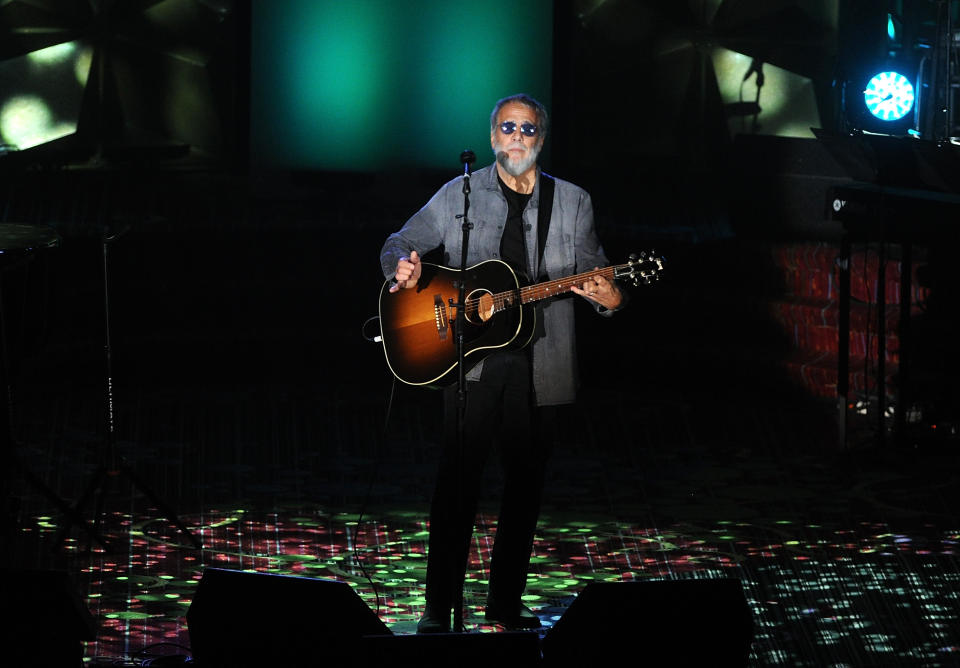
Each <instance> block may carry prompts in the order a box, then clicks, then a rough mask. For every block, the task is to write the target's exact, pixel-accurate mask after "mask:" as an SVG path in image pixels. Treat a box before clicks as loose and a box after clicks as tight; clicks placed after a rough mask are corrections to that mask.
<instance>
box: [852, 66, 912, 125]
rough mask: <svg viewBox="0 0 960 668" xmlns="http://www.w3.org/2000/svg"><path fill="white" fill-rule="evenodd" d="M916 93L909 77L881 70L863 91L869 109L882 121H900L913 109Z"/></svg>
mask: <svg viewBox="0 0 960 668" xmlns="http://www.w3.org/2000/svg"><path fill="white" fill-rule="evenodd" d="M915 99H916V93H915V92H914V89H913V84H911V83H910V81H909V80H908V79H907V77H905V76H903V75H902V74H899V73H897V72H879V73H877V74H875V75H874V76H873V77H871V78H870V81H869V82H867V87H866V89H865V90H864V91H863V100H864V103H865V104H866V105H867V110H868V111H869V112H870V113H871V114H873V115H874V116H875V117H877V118H879V119H880V120H881V121H898V120H900V119H901V118H903V117H904V116H906V115H907V114H908V113H910V110H911V109H913V103H914V100H915Z"/></svg>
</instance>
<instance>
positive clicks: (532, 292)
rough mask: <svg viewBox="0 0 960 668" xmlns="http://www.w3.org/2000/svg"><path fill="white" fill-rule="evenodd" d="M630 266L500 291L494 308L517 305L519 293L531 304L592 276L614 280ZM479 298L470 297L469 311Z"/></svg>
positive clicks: (495, 310)
mask: <svg viewBox="0 0 960 668" xmlns="http://www.w3.org/2000/svg"><path fill="white" fill-rule="evenodd" d="M624 267H627V268H629V267H630V265H626V264H622V265H617V266H615V267H604V268H602V269H594V270H593V271H585V272H583V273H582V274H575V275H573V276H565V277H564V278H558V279H556V280H553V281H544V282H543V283H536V284H535V285H528V286H526V287H522V288H520V289H519V290H507V291H506V292H498V293H496V294H494V295H493V310H494V313H498V312H500V311H503V310H504V309H506V308H509V307H511V306H515V304H516V300H517V293H518V292H519V293H520V303H521V304H529V303H530V302H536V301H540V300H541V299H547V298H548V297H555V296H557V295H562V294H563V293H565V292H570V288H572V287H573V286H575V285H580V284H582V283H583V282H584V281H585V280H587V279H588V278H590V277H591V276H597V275H600V276H603V277H604V278H606V279H607V280H608V281H610V280H613V279H614V278H616V276H617V272H618V271H619V270H620V269H622V268H624ZM479 301H480V300H479V299H468V300H467V313H468V314H469V313H471V312H476V310H477V304H478V303H479Z"/></svg>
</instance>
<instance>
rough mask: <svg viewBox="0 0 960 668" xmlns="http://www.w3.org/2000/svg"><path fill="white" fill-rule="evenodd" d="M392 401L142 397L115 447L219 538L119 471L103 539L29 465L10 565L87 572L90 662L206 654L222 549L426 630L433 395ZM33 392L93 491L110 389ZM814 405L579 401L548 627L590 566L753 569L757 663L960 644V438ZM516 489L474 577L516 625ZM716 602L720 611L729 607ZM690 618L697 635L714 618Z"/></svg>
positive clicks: (879, 658) (483, 539)
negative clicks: (193, 625) (499, 534)
mask: <svg viewBox="0 0 960 668" xmlns="http://www.w3.org/2000/svg"><path fill="white" fill-rule="evenodd" d="M384 396H385V394H379V393H378V394H374V395H371V394H369V393H368V394H366V395H364V394H362V393H359V392H358V393H348V392H346V391H344V390H340V391H338V392H337V393H321V394H317V393H316V392H315V391H314V390H305V389H302V388H301V389H299V390H298V389H296V388H289V387H286V388H280V389H278V388H270V387H268V386H261V385H258V386H255V387H254V386H250V387H246V388H237V387H233V388H231V389H229V390H226V389H224V388H206V389H204V390H194V391H192V392H183V391H172V390H171V391H169V392H165V391H157V390H151V391H150V392H149V393H142V394H136V393H131V394H129V395H127V397H126V400H125V401H123V402H122V403H121V404H120V407H119V411H120V412H119V420H120V424H122V425H123V432H122V437H121V438H119V439H118V440H117V442H116V451H115V454H116V455H117V457H116V458H115V460H114V461H120V460H122V461H126V462H127V463H128V464H129V465H130V468H131V470H133V471H135V472H136V473H137V476H138V479H139V481H140V483H141V484H142V486H143V487H147V488H148V489H149V490H150V491H151V492H153V493H155V494H156V495H157V497H158V498H160V499H161V500H163V501H164V502H166V503H169V504H170V506H171V509H172V510H174V511H175V512H177V513H179V515H178V517H179V518H180V519H181V520H182V521H183V522H184V523H185V525H186V526H187V527H188V528H189V529H190V531H191V532H192V533H193V534H194V535H195V536H196V537H198V538H199V539H200V540H201V541H202V544H203V549H200V550H198V549H195V548H193V547H192V546H190V544H189V541H188V540H187V538H186V536H185V535H184V534H183V533H182V532H180V531H179V530H178V529H176V528H175V527H174V526H173V525H172V524H171V523H170V522H169V521H167V518H166V516H165V512H164V511H163V510H161V509H159V508H157V507H156V506H155V505H154V504H152V503H151V502H150V501H149V499H147V498H146V497H144V495H143V494H142V493H140V491H139V490H138V489H136V487H135V486H134V485H132V484H131V483H130V481H129V480H128V479H126V478H124V477H123V476H120V477H111V478H110V486H109V488H104V489H105V490H106V492H107V493H106V494H104V495H103V502H104V508H105V512H104V514H103V515H102V525H101V527H100V532H99V533H100V537H101V538H102V539H103V540H104V542H105V543H106V545H105V546H104V545H100V544H98V543H97V541H91V540H90V537H89V534H88V532H86V531H83V530H80V529H78V527H77V526H69V525H68V524H69V523H68V522H67V520H66V517H65V516H64V515H63V514H61V513H59V512H58V511H57V510H56V508H55V506H54V505H53V504H52V503H51V501H50V500H49V499H48V498H46V497H45V496H44V495H43V494H42V493H41V492H40V491H38V489H37V487H36V486H34V485H31V484H30V483H29V481H28V480H27V479H26V478H24V477H23V476H18V477H17V478H16V480H15V486H14V487H15V489H14V491H15V494H14V497H15V499H16V500H17V503H18V508H17V523H16V526H15V527H14V528H13V529H12V530H11V533H10V538H11V540H9V541H6V540H5V543H6V548H5V550H4V563H5V565H8V566H11V567H15V568H16V567H21V568H25V567H31V568H38V567H39V568H51V569H59V570H66V571H67V572H68V573H69V574H70V575H71V577H72V580H73V582H74V583H75V585H76V587H77V588H78V590H79V593H80V594H81V596H82V598H83V601H84V602H85V603H86V605H87V607H88V608H89V610H90V612H91V613H92V614H93V615H94V616H95V618H96V620H97V622H98V624H99V633H98V636H97V639H96V641H94V642H91V643H89V644H88V645H87V647H86V655H87V657H88V659H89V660H90V662H91V663H98V662H103V663H104V664H106V663H107V662H113V663H111V664H110V665H122V664H118V663H117V662H118V661H126V662H129V663H130V664H131V665H139V662H141V661H143V660H144V659H145V658H147V657H152V656H158V655H164V654H182V655H186V654H189V646H190V636H189V629H188V627H187V623H186V613H187V610H188V608H189V606H190V604H191V600H192V598H193V596H194V593H195V592H196V588H197V585H198V583H199V581H200V578H201V576H202V573H203V570H204V568H206V567H216V568H229V569H243V570H249V571H258V572H264V573H273V574H284V575H297V576H304V577H311V578H326V579H334V580H339V581H344V582H347V583H349V585H350V586H351V587H352V589H353V591H354V592H356V594H357V595H358V596H359V597H360V598H361V599H362V600H363V602H364V603H365V604H366V605H367V606H368V607H369V608H370V609H371V610H372V611H374V612H375V614H376V615H377V616H378V617H379V618H380V619H381V620H382V621H383V622H384V623H385V624H386V626H387V627H388V628H389V629H390V631H391V632H392V633H394V634H411V633H414V631H415V627H416V621H417V619H418V618H419V616H420V615H421V614H422V611H423V604H424V599H423V586H424V575H425V566H426V563H425V562H426V560H425V553H426V540H427V530H428V526H427V508H428V504H429V495H430V491H431V487H432V484H433V481H432V480H433V474H434V461H435V458H436V449H437V445H436V438H435V433H434V427H433V425H432V422H431V420H430V419H429V416H430V415H433V414H434V410H435V408H436V405H435V399H434V398H432V397H433V395H428V398H427V399H424V398H423V396H424V395H422V394H419V393H415V392H411V391H410V390H403V391H400V392H399V393H398V394H397V395H396V396H395V397H394V402H393V404H392V413H391V418H390V429H389V430H388V431H387V433H390V434H391V438H389V439H384V438H383V436H382V433H383V419H382V417H379V416H382V415H383V412H384V408H383V403H384V402H383V399H384ZM28 399H29V401H27V402H26V403H27V405H28V408H29V406H31V405H32V406H33V409H32V412H31V411H27V412H25V413H23V415H24V418H23V421H22V425H23V426H22V427H21V432H20V433H21V438H22V444H21V446H20V448H19V453H20V455H21V456H22V458H23V462H24V464H25V465H26V466H27V468H28V470H30V471H31V472H32V473H33V474H35V475H37V477H38V478H39V479H40V480H41V481H43V482H44V484H46V485H48V486H49V488H50V489H51V490H53V491H55V492H56V494H57V495H58V496H59V497H60V498H62V499H64V500H66V501H67V502H68V503H69V504H74V503H76V502H77V500H78V499H80V498H81V497H82V495H83V491H84V489H85V488H87V487H88V486H89V485H90V481H91V480H93V479H94V473H95V471H96V469H97V467H98V466H99V465H100V464H101V463H102V462H103V460H104V457H103V454H104V447H103V439H102V435H101V434H98V433H97V430H96V426H95V425H96V421H97V419H98V413H97V410H98V406H99V404H98V398H97V397H96V396H95V395H90V394H85V393H82V392H79V393H78V392H69V393H65V392H60V393H50V394H47V395H44V396H39V395H38V396H34V397H32V398H28ZM809 410H813V409H811V408H809V407H799V406H790V405H784V404H782V403H774V402H770V403H758V402H757V401H756V400H755V399H750V400H747V399H740V398H737V397H735V396H727V397H723V398H716V399H714V400H712V401H711V402H709V403H707V402H703V403H695V402H693V401H691V400H689V398H687V397H683V396H681V395H672V396H664V395H662V394H661V395H658V396H656V397H651V396H637V395H630V394H624V393H623V392H616V393H614V392H610V393H607V392H603V391H599V390H589V388H588V390H587V392H586V393H585V395H584V397H583V400H582V401H581V402H580V404H578V406H577V407H576V408H575V409H571V410H570V411H569V412H568V414H567V415H566V419H567V420H569V424H568V425H566V426H565V429H564V430H563V431H562V434H563V436H562V438H561V442H560V443H559V444H558V448H557V452H556V453H555V456H554V457H553V459H552V462H551V467H550V474H549V480H548V485H547V493H546V498H545V505H544V511H543V513H542V517H541V521H540V529H539V532H538V537H537V540H536V543H535V545H534V557H533V564H532V568H531V573H530V575H529V578H528V585H527V594H526V598H525V601H526V603H527V605H528V606H529V607H531V608H532V609H534V610H535V611H536V612H537V614H538V615H539V616H540V618H541V621H542V622H543V624H544V629H543V631H542V633H547V632H549V629H550V627H551V626H552V625H553V624H554V623H555V622H556V621H557V620H558V619H560V618H561V616H562V615H563V614H564V611H565V610H566V609H567V608H568V606H569V605H570V604H571V602H572V601H573V600H574V599H575V598H576V596H577V594H578V593H579V592H581V591H582V590H583V589H584V587H586V586H587V585H589V584H590V583H594V582H643V581H649V580H686V579H712V578H736V579H737V580H739V581H740V583H741V584H742V588H743V592H744V595H745V598H746V601H747V604H748V606H749V609H750V611H751V613H752V618H753V632H754V639H753V645H752V650H751V664H752V665H789V666H825V665H830V666H860V665H874V666H876V665H925V666H930V665H957V664H958V663H960V604H958V593H957V592H958V591H960V568H958V566H960V560H958V555H957V552H958V541H960V520H958V516H960V515H958V512H957V511H958V509H960V504H958V498H960V484H958V483H960V470H958V467H957V463H958V457H957V453H955V452H952V451H950V450H949V449H947V450H944V449H939V450H936V451H923V452H919V451H918V452H902V451H898V450H895V449H893V448H892V447H889V446H888V447H886V448H876V447H873V446H871V445H869V444H866V445H864V444H860V445H859V446H858V447H857V448H854V449H851V450H848V451H845V452H841V451H838V450H837V449H836V448H835V446H834V444H833V443H832V442H828V441H827V439H829V434H827V433H826V432H824V431H823V430H822V427H823V424H824V422H823V418H822V415H820V414H817V413H816V411H814V412H812V413H808V412H807V411H809ZM599 415H603V416H604V418H603V419H601V418H600V417H597V416H599ZM816 438H821V439H824V440H823V441H820V442H812V441H811V439H816ZM498 488H499V478H498V473H497V470H496V466H494V465H491V466H489V467H488V473H487V477H486V479H485V493H484V503H483V511H482V513H481V515H480V517H479V521H478V524H477V528H476V532H475V537H474V550H473V552H472V553H471V560H470V566H469V572H468V576H467V581H466V583H465V625H466V630H468V631H477V632H495V631H498V630H501V629H498V628H497V627H493V626H490V625H487V624H485V623H484V622H483V620H482V613H483V607H482V606H483V604H484V600H485V584H486V577H487V567H488V564H489V556H490V548H491V546H492V541H493V536H494V534H495V530H496V515H495V509H496V502H497V498H498V496H497V492H498ZM92 508H93V504H92V503H91V504H90V505H88V506H87V507H86V508H85V509H84V514H85V517H87V518H89V519H93V513H92ZM361 514H362V517H361ZM358 520H359V522H358ZM61 530H63V532H62V533H61ZM319 604H321V605H322V602H320V603H319ZM631 605H636V606H637V609H638V610H639V609H640V607H641V606H644V601H643V600H637V601H635V602H631ZM711 605H713V606H715V607H716V609H715V610H713V611H710V610H708V611H707V614H714V615H716V616H717V617H718V618H719V617H722V616H723V615H724V614H725V610H724V609H723V606H722V605H721V604H719V603H718V602H711V601H705V602H704V606H706V607H708V608H709V607H710V606H711ZM700 612H701V613H702V612H703V611H700ZM249 614H253V615H256V614H266V613H264V611H256V610H254V611H250V613H249ZM38 623H43V620H38ZM622 637H623V639H624V647H625V648H626V649H627V651H629V652H630V653H632V654H634V655H635V656H636V657H637V659H638V660H640V659H642V657H643V653H644V651H645V649H644V647H645V646H649V644H650V643H656V642H657V640H658V639H657V638H645V637H644V629H643V628H634V627H633V626H632V625H631V620H630V619H623V620H622ZM687 637H688V638H689V640H690V642H696V629H694V628H690V629H688V632H687Z"/></svg>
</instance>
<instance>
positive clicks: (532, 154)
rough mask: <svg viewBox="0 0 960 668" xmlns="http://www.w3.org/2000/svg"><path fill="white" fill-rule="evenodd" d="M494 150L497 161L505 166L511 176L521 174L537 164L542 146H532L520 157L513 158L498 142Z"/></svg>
mask: <svg viewBox="0 0 960 668" xmlns="http://www.w3.org/2000/svg"><path fill="white" fill-rule="evenodd" d="M493 152H494V155H496V156H497V162H498V163H499V164H500V166H501V167H503V169H504V170H505V171H506V172H507V174H509V175H510V176H520V175H521V174H523V173H524V172H526V171H527V170H528V169H530V168H531V167H533V165H534V164H536V162H537V156H538V155H539V154H540V148H539V146H532V147H530V148H528V149H527V152H526V153H525V154H523V155H522V156H520V157H519V158H511V157H510V154H509V153H508V152H507V150H506V149H505V148H504V147H503V145H502V144H498V145H497V147H496V148H495V149H494V150H493Z"/></svg>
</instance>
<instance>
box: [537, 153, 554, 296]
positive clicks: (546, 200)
mask: <svg viewBox="0 0 960 668" xmlns="http://www.w3.org/2000/svg"><path fill="white" fill-rule="evenodd" d="M555 185H556V182H555V181H554V180H553V177H552V176H548V175H547V174H545V173H543V172H540V203H539V204H538V207H539V209H538V210H537V266H538V267H540V278H539V279H538V280H540V279H543V278H546V274H547V272H545V271H544V270H543V249H544V248H545V247H546V245H547V233H549V232H550V218H551V214H552V213H553V191H554V186H555Z"/></svg>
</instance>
